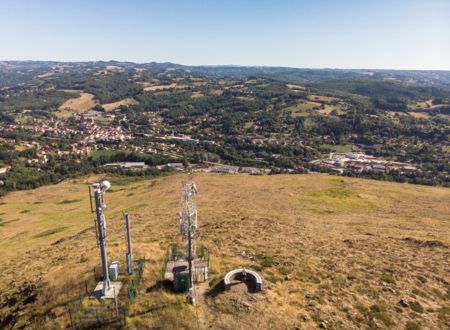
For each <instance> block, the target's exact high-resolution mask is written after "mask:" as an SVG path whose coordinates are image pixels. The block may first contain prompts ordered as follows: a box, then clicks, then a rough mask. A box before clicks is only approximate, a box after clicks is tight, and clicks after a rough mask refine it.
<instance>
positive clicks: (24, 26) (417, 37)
mask: <svg viewBox="0 0 450 330" xmlns="http://www.w3.org/2000/svg"><path fill="white" fill-rule="evenodd" d="M0 45H1V46H0V60H62V61H89V60H110V59H114V60H121V61H134V62H150V61H158V62H166V61H167V62H174V63H180V64H190V65H200V64H205V65H223V64H236V65H258V66H259V65H270V66H291V67H310V68H323V67H329V68H393V69H446V70H450V0H376V1H375V0H373V1H372V0H335V1H331V0H309V1H306V0H292V1H290V0H272V1H268V0H253V1H251V0H222V1H219V0H203V1H201V0H189V1H188V0H147V1H144V0H122V1H118V0H89V1H88V0H73V1H68V0H28V1H25V0H0Z"/></svg>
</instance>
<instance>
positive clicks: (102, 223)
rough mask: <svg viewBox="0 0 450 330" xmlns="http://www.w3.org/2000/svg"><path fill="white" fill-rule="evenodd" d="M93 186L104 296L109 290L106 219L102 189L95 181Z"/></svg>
mask: <svg viewBox="0 0 450 330" xmlns="http://www.w3.org/2000/svg"><path fill="white" fill-rule="evenodd" d="M92 186H93V188H94V198H95V212H96V214H97V228H98V242H99V246H100V256H101V259H102V271H103V288H102V296H105V294H106V292H108V290H109V286H110V280H109V273H108V258H107V255H106V220H105V216H104V214H103V210H104V208H105V205H104V204H103V198H102V195H103V191H102V187H101V184H99V183H96V184H93V185H92Z"/></svg>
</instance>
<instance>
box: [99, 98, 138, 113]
mask: <svg viewBox="0 0 450 330" xmlns="http://www.w3.org/2000/svg"><path fill="white" fill-rule="evenodd" d="M136 103H137V102H136V100H134V99H133V98H131V97H129V98H126V99H123V100H120V101H117V102H112V103H105V104H102V106H103V108H104V109H105V110H106V111H113V110H116V109H119V107H120V106H121V105H131V104H136Z"/></svg>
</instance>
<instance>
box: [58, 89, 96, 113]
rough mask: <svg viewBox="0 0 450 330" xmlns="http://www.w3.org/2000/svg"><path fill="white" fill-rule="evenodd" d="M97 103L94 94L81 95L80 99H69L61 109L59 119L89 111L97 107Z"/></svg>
mask: <svg viewBox="0 0 450 330" xmlns="http://www.w3.org/2000/svg"><path fill="white" fill-rule="evenodd" d="M97 103H98V102H97V101H96V100H95V99H94V95H93V94H89V93H81V94H80V95H79V96H78V97H74V98H71V99H68V100H67V101H66V102H64V103H63V104H62V105H61V106H60V107H59V109H58V110H59V111H58V114H57V115H58V116H59V117H69V116H70V115H71V114H72V113H73V112H85V111H88V110H90V109H92V108H93V107H95V105H96V104H97Z"/></svg>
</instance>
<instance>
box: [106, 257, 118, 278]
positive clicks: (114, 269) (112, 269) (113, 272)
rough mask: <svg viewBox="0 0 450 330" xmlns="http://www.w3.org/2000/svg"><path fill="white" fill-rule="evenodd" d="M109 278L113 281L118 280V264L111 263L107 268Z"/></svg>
mask: <svg viewBox="0 0 450 330" xmlns="http://www.w3.org/2000/svg"><path fill="white" fill-rule="evenodd" d="M108 271H109V278H110V279H111V280H113V281H115V280H117V279H118V278H119V262H118V261H113V262H112V263H111V265H110V266H109V270H108Z"/></svg>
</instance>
